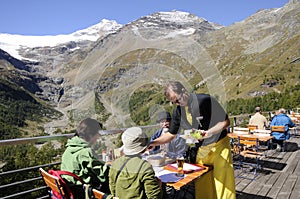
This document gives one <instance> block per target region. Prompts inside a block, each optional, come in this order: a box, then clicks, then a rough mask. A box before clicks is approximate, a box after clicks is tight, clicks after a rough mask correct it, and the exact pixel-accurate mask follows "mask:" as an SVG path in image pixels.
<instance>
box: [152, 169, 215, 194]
mask: <svg viewBox="0 0 300 199" xmlns="http://www.w3.org/2000/svg"><path fill="white" fill-rule="evenodd" d="M196 165H197V164H196ZM198 166H201V167H203V168H204V169H203V170H200V171H195V172H192V173H186V174H185V176H184V178H182V179H181V180H179V181H177V182H167V183H166V185H167V186H170V187H173V188H174V189H176V190H180V189H181V188H182V187H183V186H185V185H188V184H189V183H191V182H192V181H194V180H195V179H197V178H199V177H201V176H202V175H203V174H205V173H207V172H208V171H210V170H212V168H211V167H209V166H204V165H198ZM163 170H168V171H171V172H177V170H176V169H173V168H170V167H168V166H167V165H166V166H164V167H163ZM158 178H159V177H158Z"/></svg>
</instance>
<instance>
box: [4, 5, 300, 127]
mask: <svg viewBox="0 0 300 199" xmlns="http://www.w3.org/2000/svg"><path fill="white" fill-rule="evenodd" d="M299 19H300V1H299V0H291V1H289V3H288V4H286V5H285V6H284V7H282V8H276V9H270V10H261V11H258V12H257V13H255V14H254V15H252V16H250V17H249V18H247V19H245V20H243V21H241V22H237V23H235V24H233V25H231V26H228V27H222V26H220V25H218V24H214V23H212V22H208V21H206V20H205V19H202V18H199V17H197V16H195V15H192V14H190V13H185V12H180V11H172V12H158V13H154V14H152V15H149V16H145V17H142V18H140V19H138V20H136V21H133V22H131V23H129V24H126V25H124V26H122V27H121V26H120V25H118V24H113V26H109V27H114V28H107V26H105V27H106V28H107V29H105V28H104V29H101V30H99V29H97V31H94V33H95V32H96V33H97V34H99V35H98V38H97V40H92V39H90V40H88V39H82V40H75V41H74V40H69V41H68V42H66V43H59V44H56V45H54V46H42V47H38V46H35V47H28V46H27V47H22V48H19V52H18V55H20V56H21V57H23V58H26V59H27V61H26V62H25V61H20V60H15V58H12V57H10V58H9V57H8V56H7V54H6V55H5V56H4V54H5V52H2V53H1V57H0V61H1V64H0V65H1V68H2V70H1V71H2V72H3V71H4V69H5V70H8V68H9V69H10V71H15V72H14V73H17V74H18V75H19V76H20V78H21V77H22V78H21V79H29V80H30V84H32V85H35V86H37V87H36V88H35V87H34V88H35V89H31V90H30V89H28V90H29V91H30V92H32V93H34V94H36V96H38V97H39V98H41V99H43V100H45V101H47V103H48V104H51V105H52V106H54V107H56V108H57V109H58V110H60V111H62V112H63V113H65V120H63V122H62V123H63V124H67V123H69V122H70V121H76V120H79V119H80V118H81V117H83V116H84V115H89V116H91V115H94V114H96V115H98V117H100V118H101V119H103V121H104V122H106V123H105V126H106V127H107V128H117V127H123V126H128V125H129V124H134V123H135V121H133V119H132V111H133V110H130V106H129V104H130V103H131V101H130V99H132V98H133V96H134V94H135V93H137V92H145V91H149V92H150V91H153V90H155V91H158V96H156V95H155V94H153V96H151V99H150V101H145V102H144V104H143V105H144V106H149V107H150V108H148V109H147V110H146V111H149V113H148V114H149V117H151V114H152V112H151V111H155V110H156V109H158V108H159V107H160V108H162V107H161V105H159V104H157V100H158V99H162V97H161V96H163V94H162V86H163V84H164V83H165V82H166V81H168V80H170V79H173V80H174V79H176V80H180V81H182V82H184V83H185V85H186V86H187V87H188V88H190V89H191V90H192V89H193V90H195V91H197V92H208V93H210V94H212V95H214V96H216V97H217V98H218V99H219V100H220V101H222V102H223V103H225V102H226V101H228V100H230V99H236V98H238V97H242V98H244V97H251V96H259V95H264V94H265V93H268V92H271V91H276V92H281V91H283V90H284V89H285V88H286V87H288V86H291V85H295V84H299V78H300V77H299V74H300V73H299V70H300V63H299V61H300V50H299V46H300V45H299V41H300V39H299V35H300V34H299V32H300V31H299V27H300V26H299ZM83 32H84V33H83ZM79 33H80V35H81V36H82V35H85V34H90V31H87V30H85V31H81V32H79ZM79 33H78V32H77V33H76V34H77V35H78V34H79ZM74 34H75V33H74ZM0 38H1V35H0ZM0 43H1V42H0ZM0 48H1V45H0ZM10 60H15V61H17V62H18V61H19V62H22V63H23V64H20V63H18V64H15V62H12V61H10ZM18 66H22V67H21V68H20V67H18ZM9 76H10V75H8V77H9ZM10 79H11V81H15V79H17V78H15V77H14V78H10ZM17 83H18V82H17ZM19 84H20V83H19ZM28 84H29V83H28ZM20 85H21V84H20ZM27 87H30V86H27ZM31 87H32V86H31ZM160 91H161V93H159V92H160ZM154 93H155V92H154ZM151 100H152V101H151ZM139 109H142V108H141V107H140V108H139ZM99 112H100V114H99ZM103 115H105V118H103ZM68 120H69V121H68ZM63 124H60V125H56V124H55V123H52V124H51V125H50V126H51V127H53V126H54V127H55V126H60V127H61V126H62V125H63ZM48 126H49V125H48ZM49 128H50V127H49Z"/></svg>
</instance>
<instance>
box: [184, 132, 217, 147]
mask: <svg viewBox="0 0 300 199" xmlns="http://www.w3.org/2000/svg"><path fill="white" fill-rule="evenodd" d="M211 136H212V135H211V134H210V135H207V134H206V133H205V131H204V130H201V129H199V130H198V129H188V130H185V131H184V135H182V136H181V137H182V138H184V139H185V140H186V143H187V144H195V143H198V142H199V140H203V139H207V138H210V137H211Z"/></svg>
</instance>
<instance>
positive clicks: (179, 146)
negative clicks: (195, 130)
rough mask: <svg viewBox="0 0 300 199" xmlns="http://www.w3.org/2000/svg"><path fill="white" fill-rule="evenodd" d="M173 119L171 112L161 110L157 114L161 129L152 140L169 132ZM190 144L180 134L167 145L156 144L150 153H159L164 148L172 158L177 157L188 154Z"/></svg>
mask: <svg viewBox="0 0 300 199" xmlns="http://www.w3.org/2000/svg"><path fill="white" fill-rule="evenodd" d="M171 120H172V117H171V114H170V113H169V112H160V113H159V114H158V116H157V120H156V121H157V122H159V124H160V129H159V130H157V131H156V132H155V133H154V134H153V135H152V137H151V140H150V142H151V141H153V140H155V139H156V138H159V137H160V136H162V135H163V134H164V133H165V132H168V130H169V127H170V122H171ZM187 149H188V146H187V145H186V143H185V139H183V138H181V137H180V135H179V134H177V136H176V137H175V138H174V139H173V140H172V141H171V142H169V143H167V144H165V145H160V146H155V147H154V148H153V149H152V150H151V151H150V154H155V153H159V152H161V151H162V150H163V151H165V152H166V155H167V156H168V157H170V158H176V156H178V155H183V156H185V155H186V151H187Z"/></svg>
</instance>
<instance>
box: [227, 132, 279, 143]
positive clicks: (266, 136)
mask: <svg viewBox="0 0 300 199" xmlns="http://www.w3.org/2000/svg"><path fill="white" fill-rule="evenodd" d="M227 136H228V137H230V138H238V136H243V137H250V138H258V140H259V141H262V142H267V141H269V140H272V138H273V136H271V134H268V133H255V132H253V134H250V133H248V132H239V131H233V133H228V134H227Z"/></svg>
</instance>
